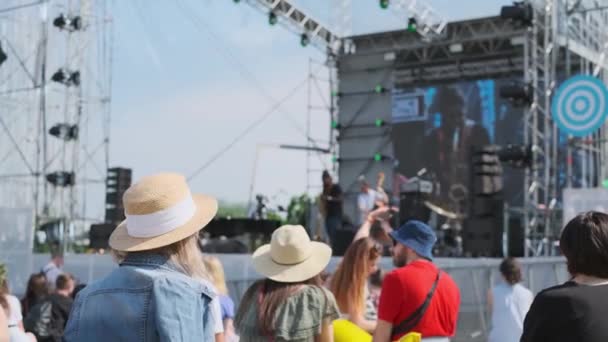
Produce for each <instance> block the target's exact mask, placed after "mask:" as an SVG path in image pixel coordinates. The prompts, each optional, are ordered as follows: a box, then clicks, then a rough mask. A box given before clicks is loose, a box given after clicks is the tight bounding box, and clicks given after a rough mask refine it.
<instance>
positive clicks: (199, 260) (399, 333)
mask: <svg viewBox="0 0 608 342" xmlns="http://www.w3.org/2000/svg"><path fill="white" fill-rule="evenodd" d="M327 184H328V186H329V187H330V188H331V187H332V186H333V185H331V180H328V183H327ZM338 190H339V189H335V188H334V189H333V190H331V189H330V190H329V192H328V193H331V194H333V195H332V196H336V197H332V196H328V197H327V198H326V200H328V201H331V200H332V199H336V198H338V197H339V191H338ZM123 200H124V206H125V213H126V217H127V219H126V220H125V221H124V222H123V223H122V224H121V225H119V226H118V227H117V228H116V230H115V231H114V233H113V234H112V236H111V238H110V241H109V242H110V245H111V247H112V250H113V254H114V258H115V260H116V261H117V263H118V264H119V265H120V267H118V268H116V269H114V270H113V271H112V272H111V273H110V274H108V275H107V276H106V277H104V278H103V279H100V280H98V281H96V282H94V283H91V284H88V285H86V286H85V284H79V282H78V281H77V280H76V279H75V278H74V277H73V276H72V275H70V274H69V273H65V272H64V271H63V255H62V254H61V253H53V254H52V258H51V261H50V262H49V263H48V264H47V265H45V266H44V267H42V268H41V271H40V272H39V273H37V274H33V275H31V277H30V279H29V280H28V283H27V289H26V292H25V294H24V296H23V298H22V299H21V300H19V299H17V298H16V297H15V296H13V295H12V294H11V293H10V287H9V284H8V280H7V279H8V277H7V272H8V270H7V269H6V268H5V267H4V266H0V307H1V310H0V342H4V341H11V342H22V341H23V342H30V341H67V342H70V341H87V342H88V341H92V342H94V341H217V342H221V341H230V342H235V341H239V340H240V341H243V342H249V341H251V342H261V341H322V342H331V341H337V342H342V341H347V340H348V339H344V337H343V336H344V332H343V331H341V329H343V327H348V329H352V330H353V331H355V332H356V333H357V334H359V336H367V337H366V338H365V340H368V341H369V340H373V341H375V342H389V341H397V340H399V339H401V338H403V337H405V336H409V335H411V334H412V333H413V334H416V336H419V337H421V338H422V341H425V342H426V341H428V342H448V341H450V339H451V338H452V337H454V336H455V334H456V332H457V325H458V324H457V323H458V313H459V311H460V290H459V288H458V286H457V284H456V283H455V281H454V280H453V279H452V278H451V277H450V275H449V274H448V272H446V271H444V270H442V269H441V268H439V267H438V266H437V265H436V264H435V263H434V262H433V246H434V244H435V242H436V240H437V237H436V235H435V232H434V229H432V228H431V227H429V226H428V225H427V224H426V223H423V222H420V221H408V222H406V223H404V224H403V225H402V226H400V227H398V228H395V229H393V227H391V224H390V218H391V213H392V212H394V211H395V208H390V207H388V206H384V207H380V208H378V209H375V210H373V211H371V212H369V213H368V214H367V216H366V217H365V219H364V221H363V222H362V224H361V225H360V227H359V229H358V231H357V232H356V234H355V237H354V240H353V242H352V243H351V244H350V246H349V247H348V248H347V250H346V253H345V255H344V257H343V258H342V259H341V260H340V262H339V263H338V265H337V267H336V269H335V272H334V273H333V274H331V275H328V274H326V273H325V270H326V268H327V266H328V264H329V263H330V260H331V257H332V249H331V247H330V246H329V245H327V244H325V243H323V242H318V241H314V240H313V239H311V237H310V235H309V233H308V231H307V230H306V229H305V228H304V227H302V226H290V225H286V226H282V227H280V228H278V229H276V230H275V231H274V233H273V234H272V237H271V240H270V243H269V244H266V245H263V246H261V247H259V248H258V249H257V250H255V252H254V253H253V255H252V260H251V262H252V265H253V267H254V269H255V270H256V272H257V273H258V274H259V275H261V279H260V280H258V281H256V282H254V283H253V284H252V285H251V286H250V287H249V288H248V289H247V291H246V292H245V294H244V296H243V298H241V301H240V305H239V306H238V308H235V305H234V301H233V300H232V298H231V297H230V295H229V292H228V288H227V285H226V276H225V274H224V270H223V267H222V264H221V262H220V260H219V259H218V258H216V257H213V256H210V255H206V254H204V253H201V249H200V246H199V243H198V236H199V231H200V230H201V229H203V228H204V227H205V226H206V225H207V224H208V223H209V221H210V220H211V219H212V218H213V217H214V215H215V214H216V211H217V202H216V200H215V199H213V198H211V197H208V196H204V195H196V194H194V195H193V194H191V192H190V190H189V188H188V186H187V184H186V181H185V179H184V177H183V176H181V175H178V174H158V175H153V176H149V177H145V178H143V179H142V180H140V181H139V182H138V183H136V184H134V185H133V186H132V187H131V188H129V189H128V190H127V192H126V193H125V196H124V199H123ZM330 221H331V220H330ZM334 223H335V222H334ZM374 227H376V230H377V232H376V233H375V234H372V233H371V232H372V230H373V229H374ZM330 235H331V234H330ZM560 247H561V250H562V252H563V254H564V256H565V257H566V260H567V265H568V270H569V272H570V274H571V276H572V278H571V279H570V280H569V281H568V282H566V283H565V284H562V285H558V286H556V287H552V288H549V289H546V290H544V291H542V292H540V293H539V294H538V295H537V296H536V297H534V295H533V294H532V292H531V291H530V290H528V289H527V288H525V287H524V286H523V284H522V281H523V277H522V274H523V272H522V266H521V265H520V263H519V262H518V261H517V260H516V259H513V258H507V259H505V260H503V262H502V263H501V265H500V273H501V276H502V281H501V282H499V283H497V284H496V285H495V286H493V287H492V288H491V289H490V290H489V291H488V300H487V302H488V312H489V313H490V315H491V326H490V332H489V336H488V340H489V342H516V341H521V342H531V341H580V342H599V341H608V325H606V324H603V319H604V317H605V315H606V314H607V313H608V312H607V311H606V310H607V309H606V308H608V302H607V301H606V298H608V271H607V270H608V215H606V214H604V213H599V212H588V213H583V214H580V215H579V216H577V217H576V218H574V219H573V220H572V221H570V222H569V223H568V224H567V225H566V227H565V228H564V230H563V232H562V235H561V240H560ZM386 249H389V250H390V254H391V256H392V259H393V264H394V266H395V268H394V269H392V270H390V271H384V270H381V269H379V267H378V264H379V260H380V257H381V256H382V254H383V251H385V250H386ZM337 322H348V324H349V325H337V324H336V323H337ZM351 333H352V332H351ZM349 336H352V334H351V335H349ZM348 341H350V340H348Z"/></svg>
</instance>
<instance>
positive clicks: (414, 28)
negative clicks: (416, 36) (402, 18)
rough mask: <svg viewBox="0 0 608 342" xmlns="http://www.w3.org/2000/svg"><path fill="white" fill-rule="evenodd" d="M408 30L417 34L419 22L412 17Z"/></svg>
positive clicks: (408, 23)
mask: <svg viewBox="0 0 608 342" xmlns="http://www.w3.org/2000/svg"><path fill="white" fill-rule="evenodd" d="M407 30H408V32H417V31H418V22H417V21H416V18H414V17H410V18H409V19H408V20H407Z"/></svg>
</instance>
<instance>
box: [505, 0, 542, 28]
mask: <svg viewBox="0 0 608 342" xmlns="http://www.w3.org/2000/svg"><path fill="white" fill-rule="evenodd" d="M500 17H501V18H502V19H506V20H512V21H513V22H515V23H518V24H521V25H524V26H532V20H533V19H534V9H533V8H532V4H530V3H524V2H523V1H517V2H514V3H513V5H510V6H502V8H501V9H500Z"/></svg>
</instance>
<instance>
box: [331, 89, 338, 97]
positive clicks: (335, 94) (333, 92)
mask: <svg viewBox="0 0 608 342" xmlns="http://www.w3.org/2000/svg"><path fill="white" fill-rule="evenodd" d="M331 96H334V97H335V96H340V93H339V92H337V91H335V90H334V91H332V92H331Z"/></svg>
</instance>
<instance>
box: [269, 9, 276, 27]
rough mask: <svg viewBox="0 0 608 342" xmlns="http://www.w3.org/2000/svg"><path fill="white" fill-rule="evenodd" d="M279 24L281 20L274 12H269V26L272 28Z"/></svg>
mask: <svg viewBox="0 0 608 342" xmlns="http://www.w3.org/2000/svg"><path fill="white" fill-rule="evenodd" d="M278 22H279V18H278V17H277V15H276V14H275V13H274V12H272V11H271V12H269V13H268V24H269V25H270V26H274V25H276V24H277V23H278Z"/></svg>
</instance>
